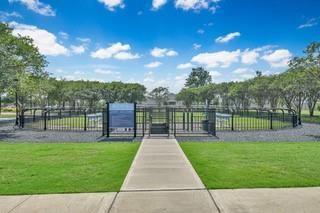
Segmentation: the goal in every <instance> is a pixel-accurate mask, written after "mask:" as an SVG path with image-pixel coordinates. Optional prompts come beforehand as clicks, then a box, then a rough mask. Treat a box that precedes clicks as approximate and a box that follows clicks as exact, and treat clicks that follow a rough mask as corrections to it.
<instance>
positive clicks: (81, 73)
mask: <svg viewBox="0 0 320 213" xmlns="http://www.w3.org/2000/svg"><path fill="white" fill-rule="evenodd" d="M73 74H75V75H84V74H85V73H84V72H83V71H80V70H76V71H74V72H73Z"/></svg>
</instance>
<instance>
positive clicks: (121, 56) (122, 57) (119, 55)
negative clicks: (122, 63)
mask: <svg viewBox="0 0 320 213" xmlns="http://www.w3.org/2000/svg"><path fill="white" fill-rule="evenodd" d="M114 58H115V59H118V60H131V59H137V58H140V56H139V55H138V54H133V53H130V52H119V53H117V54H115V55H114Z"/></svg>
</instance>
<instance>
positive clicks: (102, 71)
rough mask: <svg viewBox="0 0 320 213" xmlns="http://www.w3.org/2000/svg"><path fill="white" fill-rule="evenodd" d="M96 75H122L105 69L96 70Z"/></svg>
mask: <svg viewBox="0 0 320 213" xmlns="http://www.w3.org/2000/svg"><path fill="white" fill-rule="evenodd" d="M94 73H96V74H102V75H120V72H117V71H112V70H105V69H100V68H98V69H95V70H94Z"/></svg>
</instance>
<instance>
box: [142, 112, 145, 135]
mask: <svg viewBox="0 0 320 213" xmlns="http://www.w3.org/2000/svg"><path fill="white" fill-rule="evenodd" d="M145 113H146V112H145V108H142V137H144V128H145V122H146V120H145V119H144V118H145V115H144V114H145Z"/></svg>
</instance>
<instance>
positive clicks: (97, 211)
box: [0, 192, 116, 213]
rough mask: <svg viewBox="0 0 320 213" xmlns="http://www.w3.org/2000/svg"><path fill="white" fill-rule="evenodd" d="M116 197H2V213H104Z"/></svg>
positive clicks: (76, 195)
mask: <svg viewBox="0 0 320 213" xmlns="http://www.w3.org/2000/svg"><path fill="white" fill-rule="evenodd" d="M115 196H116V193H115V192H110V193H82V194H54V195H22V196H0V213H9V212H10V213H18V212H19V213H20V212H21V213H42V212H46V213H69V212H77V213H87V212H91V213H102V212H108V211H109V208H110V206H111V203H112V202H113V200H114V198H115Z"/></svg>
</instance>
